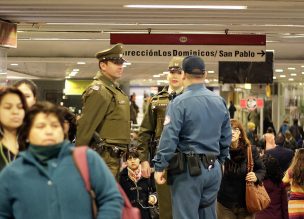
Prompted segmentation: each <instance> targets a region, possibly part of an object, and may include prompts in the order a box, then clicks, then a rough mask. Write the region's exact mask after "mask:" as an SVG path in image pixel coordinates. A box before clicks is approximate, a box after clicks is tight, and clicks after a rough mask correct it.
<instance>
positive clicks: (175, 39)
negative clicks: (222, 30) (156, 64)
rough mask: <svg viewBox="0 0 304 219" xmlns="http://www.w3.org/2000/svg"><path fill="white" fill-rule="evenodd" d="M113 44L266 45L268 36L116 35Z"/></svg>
mask: <svg viewBox="0 0 304 219" xmlns="http://www.w3.org/2000/svg"><path fill="white" fill-rule="evenodd" d="M110 40H111V41H110V42H111V44H116V43H123V44H134V45H138V44H142V45H144V44H149V45H153V44H156V45H259V46H263V45H266V35H254V34H247V35H243V34H242V35H239V34H227V35H226V34H130V33H126V34H116V33H111V35H110Z"/></svg>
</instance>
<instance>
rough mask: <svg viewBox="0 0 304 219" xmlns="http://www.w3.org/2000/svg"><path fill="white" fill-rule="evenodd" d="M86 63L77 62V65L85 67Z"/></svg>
mask: <svg viewBox="0 0 304 219" xmlns="http://www.w3.org/2000/svg"><path fill="white" fill-rule="evenodd" d="M85 64H86V63H85V62H77V65H85Z"/></svg>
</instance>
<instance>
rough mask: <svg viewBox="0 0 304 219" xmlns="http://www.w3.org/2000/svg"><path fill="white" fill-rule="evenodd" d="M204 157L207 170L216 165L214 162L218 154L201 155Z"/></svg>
mask: <svg viewBox="0 0 304 219" xmlns="http://www.w3.org/2000/svg"><path fill="white" fill-rule="evenodd" d="M200 157H201V159H202V163H203V165H204V167H205V168H206V169H207V170H210V169H212V168H213V167H214V163H215V161H216V156H215V155H213V154H203V155H201V156H200Z"/></svg>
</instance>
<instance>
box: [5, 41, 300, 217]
mask: <svg viewBox="0 0 304 219" xmlns="http://www.w3.org/2000/svg"><path fill="white" fill-rule="evenodd" d="M122 53H123V47H122V45H121V44H117V45H115V46H113V47H112V48H110V49H107V50H103V51H101V52H99V53H97V54H96V58H97V59H98V61H99V68H100V71H99V72H98V73H97V75H96V77H95V78H94V81H93V83H92V84H91V85H90V86H89V87H88V88H87V89H86V90H85V92H84V94H83V97H82V100H83V110H82V115H81V117H80V119H78V120H77V119H76V117H75V115H74V114H73V113H72V112H71V111H70V110H69V109H68V108H66V107H63V106H56V105H54V104H52V103H49V102H40V101H38V100H37V86H36V85H35V83H33V82H32V81H30V80H21V81H18V82H16V83H15V84H14V85H13V86H8V87H3V88H1V89H0V219H12V218H15V219H29V218H31V219H40V218H45V219H54V218H67V219H69V218H73V219H77V218H94V216H93V215H94V214H93V211H92V200H91V196H90V194H89V193H88V192H87V189H86V187H85V184H84V182H83V179H82V177H81V175H80V173H79V170H78V169H77V167H76V165H75V163H74V160H73V150H74V147H75V146H82V145H88V146H89V147H91V148H92V149H93V150H92V149H89V150H88V151H87V163H88V171H89V175H90V178H89V180H90V183H91V187H92V191H94V193H95V198H94V199H95V202H96V205H97V217H96V218H100V219H101V218H109V219H115V218H117V219H118V218H121V217H122V211H123V199H122V196H121V194H120V192H119V190H118V187H117V183H116V181H117V182H118V183H119V184H120V185H121V186H122V188H123V190H124V191H125V192H126V194H127V196H128V198H129V200H130V201H131V204H132V205H133V206H134V207H137V208H139V209H140V212H141V217H142V218H143V219H156V218H160V219H167V218H168V219H172V218H173V219H184V218H185V219H194V218H199V219H202V218H208V219H215V218H219V219H234V218H237V219H251V218H252V219H253V218H256V219H264V218H275V219H280V218H281V219H287V218H290V219H301V218H304V172H303V168H304V149H302V146H303V139H302V138H303V137H304V134H303V129H301V127H300V126H299V125H298V120H297V119H294V120H293V125H291V126H289V120H287V119H285V120H284V123H283V124H282V126H281V127H280V129H279V132H278V133H276V132H275V129H274V127H273V123H272V122H271V120H270V117H267V118H266V120H265V121H264V126H265V127H264V130H265V133H264V135H263V136H260V138H259V136H258V135H257V130H256V127H257V124H255V120H254V119H252V118H254V115H256V114H251V116H250V118H251V119H250V120H249V123H248V124H247V130H245V128H244V127H246V126H243V124H242V122H241V121H239V120H237V119H234V118H233V117H235V112H237V109H236V108H235V106H234V104H233V101H231V102H230V107H229V108H230V109H229V108H228V107H227V106H226V103H225V101H224V100H223V98H221V97H220V96H218V95H217V94H215V93H213V92H211V91H209V90H208V89H207V88H206V87H205V85H204V80H205V79H206V77H207V71H206V68H205V63H204V61H203V60H202V59H201V58H200V57H197V56H188V57H186V58H180V57H174V58H173V59H172V60H171V61H170V62H169V65H168V71H169V74H168V77H167V79H168V82H169V83H168V86H166V87H165V88H164V89H163V90H162V91H161V92H159V93H158V94H156V95H154V96H153V97H151V99H150V100H149V101H148V102H147V103H146V104H147V106H146V108H145V114H144V117H143V121H142V123H141V124H140V128H139V131H138V132H133V133H131V132H130V131H131V130H130V122H131V121H133V123H134V124H136V123H137V113H138V112H139V108H138V106H137V104H136V102H135V100H136V99H135V94H132V95H131V98H130V99H129V98H128V96H127V95H126V94H125V93H124V92H123V91H122V90H121V89H120V87H119V85H118V83H117V82H116V81H117V80H118V79H119V78H120V77H121V76H122V73H123V67H122V64H123V63H124V62H125V60H124V59H123V57H122ZM132 116H133V117H134V118H132ZM248 118H249V117H248ZM130 136H132V138H130ZM250 147H251V148H252V156H253V161H254V169H253V171H252V172H247V168H246V167H247V166H246V165H247V150H248V148H250ZM173 161H175V162H173ZM176 163H177V164H178V165H174V164H176ZM172 166H173V167H172ZM177 167H178V168H177ZM166 170H168V171H166ZM177 170H178V171H177ZM153 171H155V172H154V173H152V172H153ZM151 173H152V174H151ZM246 181H248V182H254V183H255V184H262V183H263V184H264V186H265V188H266V191H267V192H268V194H269V196H270V199H271V203H270V205H269V206H268V207H267V208H266V209H264V210H262V211H260V212H258V213H255V214H254V213H250V212H249V211H248V210H247V208H246V200H245V186H246Z"/></svg>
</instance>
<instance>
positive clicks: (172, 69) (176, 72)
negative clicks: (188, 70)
mask: <svg viewBox="0 0 304 219" xmlns="http://www.w3.org/2000/svg"><path fill="white" fill-rule="evenodd" d="M169 72H170V73H171V74H181V73H182V69H181V68H169Z"/></svg>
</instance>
